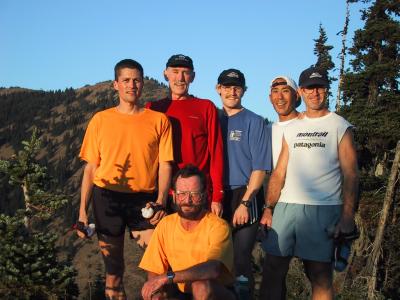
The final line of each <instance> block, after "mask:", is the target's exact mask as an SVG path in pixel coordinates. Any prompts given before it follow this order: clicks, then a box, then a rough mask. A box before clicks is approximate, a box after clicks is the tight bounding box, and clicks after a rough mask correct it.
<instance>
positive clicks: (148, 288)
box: [142, 274, 168, 300]
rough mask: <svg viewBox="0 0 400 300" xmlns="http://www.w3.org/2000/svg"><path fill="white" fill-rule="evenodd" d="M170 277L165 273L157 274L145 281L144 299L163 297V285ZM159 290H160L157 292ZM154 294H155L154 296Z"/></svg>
mask: <svg viewBox="0 0 400 300" xmlns="http://www.w3.org/2000/svg"><path fill="white" fill-rule="evenodd" d="M167 282H168V278H167V276H166V275H165V274H162V275H158V276H155V277H153V278H151V279H149V280H148V281H146V282H145V284H144V285H143V288H142V297H143V299H144V300H152V299H162V295H163V293H162V291H161V289H162V287H163V286H164V285H165V284H167ZM157 291H160V292H159V293H157ZM153 295H154V296H153Z"/></svg>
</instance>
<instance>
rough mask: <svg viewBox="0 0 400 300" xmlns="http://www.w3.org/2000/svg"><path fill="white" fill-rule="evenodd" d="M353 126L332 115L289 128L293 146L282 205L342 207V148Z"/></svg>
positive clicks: (288, 139)
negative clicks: (283, 203) (347, 132)
mask: <svg viewBox="0 0 400 300" xmlns="http://www.w3.org/2000/svg"><path fill="white" fill-rule="evenodd" d="M349 127H352V125H351V124H350V123H349V122H347V121H346V120H345V119H343V118H342V117H340V116H338V115H337V114H335V113H333V112H331V113H329V114H328V115H326V116H323V117H320V118H307V117H305V118H304V119H302V120H299V119H296V120H295V121H293V122H291V123H290V124H289V125H287V126H285V129H284V137H285V140H286V142H287V144H288V146H289V161H288V166H287V171H286V180H285V185H284V187H283V189H282V191H281V196H280V198H279V201H281V202H287V203H299V204H308V205H336V204H342V203H343V202H342V197H341V192H342V173H341V170H340V164H339V156H338V146H339V143H340V141H341V139H342V137H343V135H344V133H345V132H346V130H347V128H349Z"/></svg>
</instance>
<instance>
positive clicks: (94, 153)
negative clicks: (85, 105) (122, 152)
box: [79, 114, 101, 165]
mask: <svg viewBox="0 0 400 300" xmlns="http://www.w3.org/2000/svg"><path fill="white" fill-rule="evenodd" d="M98 131H99V117H98V115H97V114H96V115H94V117H93V118H92V119H91V120H90V121H89V124H88V126H87V128H86V132H85V136H84V138H83V142H82V147H81V151H80V153H79V157H80V158H81V159H82V160H85V161H87V162H90V163H94V164H96V165H100V161H101V156H100V149H99V143H98Z"/></svg>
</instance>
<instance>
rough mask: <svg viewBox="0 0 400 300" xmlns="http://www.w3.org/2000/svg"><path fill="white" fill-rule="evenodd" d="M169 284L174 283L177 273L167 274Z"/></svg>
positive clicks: (169, 272)
mask: <svg viewBox="0 0 400 300" xmlns="http://www.w3.org/2000/svg"><path fill="white" fill-rule="evenodd" d="M167 278H168V284H173V283H174V278H175V273H174V272H173V271H168V272H167Z"/></svg>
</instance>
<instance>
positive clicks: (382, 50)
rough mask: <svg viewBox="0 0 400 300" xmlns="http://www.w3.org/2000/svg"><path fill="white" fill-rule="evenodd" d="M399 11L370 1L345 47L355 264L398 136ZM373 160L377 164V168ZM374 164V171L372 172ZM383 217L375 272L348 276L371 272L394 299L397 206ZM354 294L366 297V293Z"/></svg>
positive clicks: (378, 208) (389, 1)
mask: <svg viewBox="0 0 400 300" xmlns="http://www.w3.org/2000/svg"><path fill="white" fill-rule="evenodd" d="M364 2H365V1H364ZM399 15H400V2H399V1H398V0H376V1H374V2H373V3H372V4H371V6H370V7H369V8H367V9H365V10H363V11H362V20H363V21H364V22H365V24H364V27H363V28H362V29H359V30H357V31H356V32H355V35H354V38H353V45H352V47H351V48H350V49H349V54H350V55H351V57H352V59H351V60H350V65H351V70H349V71H347V72H345V74H344V77H343V85H342V89H343V103H344V106H342V107H341V109H340V113H341V114H342V115H344V117H345V118H346V119H348V120H349V121H350V122H351V123H352V124H353V125H354V126H355V140H356V143H357V148H358V159H359V165H360V170H361V172H360V173H361V201H360V215H361V216H362V219H360V223H359V226H360V228H361V229H362V230H361V231H363V232H364V238H363V239H362V241H360V242H359V243H360V245H363V243H364V246H363V248H361V250H358V251H359V252H360V253H361V251H365V252H363V255H362V257H361V255H359V256H358V257H356V258H355V259H356V260H358V261H359V262H358V264H359V265H365V261H363V258H365V256H367V255H365V254H366V253H369V252H370V251H371V247H370V245H369V240H370V239H371V238H373V235H374V234H375V233H376V227H377V222H378V220H377V216H379V215H380V214H381V213H382V204H381V203H383V198H384V195H383V194H384V193H383V192H382V191H384V189H385V188H386V186H385V185H386V181H387V179H386V178H387V175H388V172H387V171H386V170H388V169H390V167H391V165H392V158H393V151H392V150H393V149H394V148H395V147H396V144H397V141H398V140H400V127H399V124H400V105H399V104H400V91H399V77H400V56H399V49H400V22H399ZM378 165H379V167H380V168H377V166H378ZM378 169H380V172H377V171H378ZM382 170H383V172H381V171H382ZM382 175H383V176H382ZM397 188H398V186H397ZM394 195H395V196H394V203H396V201H397V203H398V201H399V196H398V194H397V196H396V192H394ZM393 207H395V205H393ZM388 218H389V220H390V219H391V221H388V226H387V227H386V228H385V232H384V239H383V241H384V242H383V243H382V244H381V247H382V248H381V250H382V252H381V255H380V256H379V264H378V270H377V272H374V273H373V274H371V273H367V274H365V273H362V272H360V273H359V274H360V276H359V277H358V278H355V277H356V276H354V275H353V280H354V282H356V281H357V280H358V281H360V282H361V281H362V280H365V279H366V280H368V276H371V277H372V278H373V280H374V282H376V285H375V284H374V287H376V292H377V293H379V294H380V296H381V297H382V298H384V299H397V298H398V296H399V285H398V283H399V282H400V274H399V272H398V266H399V262H400V253H399V251H398V244H399V242H398V241H399V237H400V228H399V226H398V222H396V220H398V218H399V210H398V209H392V210H391V213H390V216H388ZM364 271H365V270H364ZM367 272H368V271H367ZM364 286H365V285H364ZM353 290H354V288H353ZM358 291H359V292H360V293H365V288H364V287H361V288H360V289H359V290H358ZM349 292H351V290H350V289H349ZM358 296H359V297H361V298H366V295H360V294H359V295H358ZM374 297H375V298H377V297H376V296H374ZM369 299H371V297H369Z"/></svg>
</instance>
